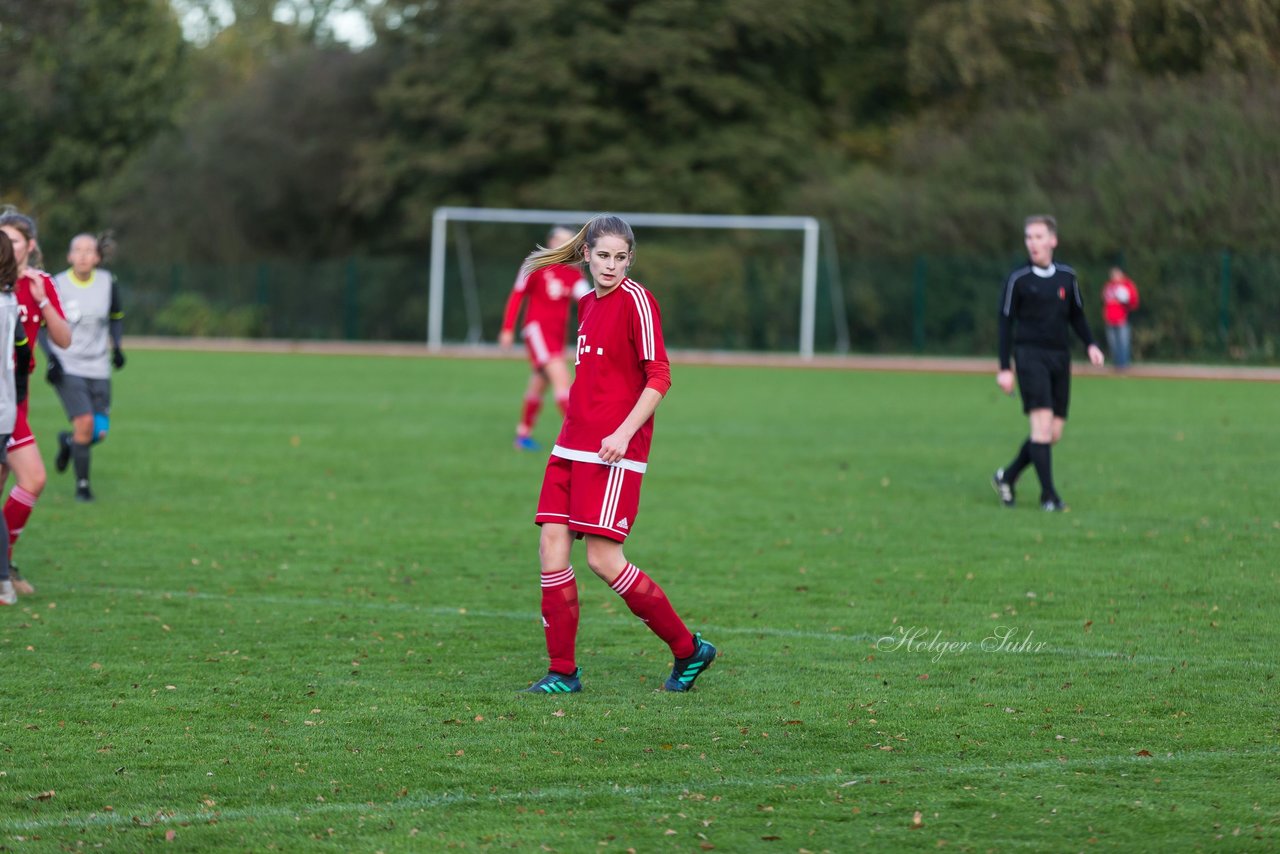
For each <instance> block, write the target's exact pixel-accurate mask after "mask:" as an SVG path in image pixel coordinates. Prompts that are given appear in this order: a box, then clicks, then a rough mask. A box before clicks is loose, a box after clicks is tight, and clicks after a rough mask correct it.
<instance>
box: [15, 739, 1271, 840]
mask: <svg viewBox="0 0 1280 854" xmlns="http://www.w3.org/2000/svg"><path fill="white" fill-rule="evenodd" d="M1276 756H1280V749H1266V750H1251V751H1207V750H1201V751H1193V752H1190V753H1175V754H1173V755H1172V756H1150V757H1140V756H1133V755H1128V754H1126V755H1123V756H1100V757H1097V758H1096V759H1092V760H1088V761H1085V760H1068V761H1067V762H1059V761H1057V760H1048V759H1046V760H1037V761H1035V762H1009V763H1005V764H1003V765H993V764H976V763H975V764H973V765H972V767H966V765H965V763H957V762H953V761H950V760H941V759H938V760H935V761H933V762H913V763H912V765H913V768H912V769H907V770H906V773H918V771H917V769H919V770H920V771H923V772H925V773H937V772H938V771H942V770H947V771H951V772H953V773H955V774H957V775H963V774H990V773H993V772H1005V773H1008V772H1012V773H1017V772H1022V771H1041V770H1044V769H1049V768H1056V769H1061V770H1064V771H1079V770H1081V769H1094V770H1101V769H1105V768H1113V767H1116V766H1123V765H1143V764H1145V763H1162V764H1166V765H1172V764H1185V763H1195V762H1200V761H1202V760H1227V761H1233V762H1238V761H1239V760H1241V759H1248V758H1263V757H1276ZM903 775H904V769H889V770H885V769H880V770H877V771H876V772H875V773H868V772H865V771H862V772H859V771H850V772H848V773H843V774H834V773H833V774H810V775H796V776H790V777H768V778H764V779H760V778H752V779H747V780H719V781H715V782H711V783H707V784H706V785H696V784H695V785H690V784H688V783H662V784H659V785H655V786H620V785H618V784H617V783H608V782H606V783H604V784H603V785H596V786H592V787H586V786H559V787H556V788H550V789H534V790H530V791H512V792H492V793H489V792H486V793H484V794H479V795H472V794H467V793H465V792H444V793H442V794H438V795H436V794H427V795H419V796H416V797H405V798H401V799H399V800H395V801H385V802H380V803H379V802H372V803H371V802H369V801H361V802H359V803H356V802H353V801H344V802H327V803H323V804H316V803H307V804H306V805H305V806H303V807H288V806H279V807H257V808H249V807H246V808H243V809H228V810H209V811H205V812H174V813H172V814H169V815H164V814H162V813H164V811H165V809H164V808H162V807H147V808H145V809H143V808H138V809H135V808H132V807H117V808H116V810H115V811H114V812H111V813H98V812H94V813H89V814H87V815H63V816H62V817H61V818H53V817H49V818H41V819H3V820H0V828H2V829H4V830H5V831H10V832H14V833H31V832H38V831H47V830H53V829H59V828H62V829H69V830H90V829H93V828H108V827H120V826H127V827H131V828H132V827H138V825H137V824H136V823H135V822H134V817H135V816H137V817H138V818H140V819H142V820H143V821H147V822H149V823H150V824H151V825H185V824H191V825H199V824H204V823H207V822H211V821H216V822H218V823H226V822H228V821H258V820H262V819H272V818H301V817H304V816H306V817H310V816H321V815H329V814H349V813H365V814H368V815H378V814H381V813H404V812H410V811H414V810H429V809H439V808H441V807H450V806H458V805H482V804H485V805H487V804H502V803H540V802H543V801H565V800H586V799H588V798H592V797H618V796H619V795H621V796H624V797H630V798H634V799H637V800H645V799H648V798H651V797H653V796H654V795H659V796H671V795H678V794H681V793H683V792H700V793H710V794H714V793H716V791H717V790H718V789H748V790H750V789H761V788H777V787H780V786H812V785H823V784H825V785H831V784H837V785H839V784H842V783H849V782H852V781H856V782H858V783H862V782H864V781H867V782H869V781H873V780H877V779H880V778H883V777H885V776H895V777H902V776H903Z"/></svg>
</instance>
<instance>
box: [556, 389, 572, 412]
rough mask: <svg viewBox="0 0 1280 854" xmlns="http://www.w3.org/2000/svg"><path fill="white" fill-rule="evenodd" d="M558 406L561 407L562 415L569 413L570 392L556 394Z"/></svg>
mask: <svg viewBox="0 0 1280 854" xmlns="http://www.w3.org/2000/svg"><path fill="white" fill-rule="evenodd" d="M556 406H558V407H560V414H561V415H568V414H569V392H567V391H566V392H565V393H564V394H557V395H556Z"/></svg>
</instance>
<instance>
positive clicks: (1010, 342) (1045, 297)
mask: <svg viewBox="0 0 1280 854" xmlns="http://www.w3.org/2000/svg"><path fill="white" fill-rule="evenodd" d="M1068 327H1071V328H1073V329H1075V331H1076V334H1077V335H1079V336H1080V340H1081V341H1083V342H1084V343H1085V346H1086V347H1087V346H1089V345H1090V344H1093V343H1094V341H1093V334H1092V333H1091V332H1090V331H1089V321H1088V320H1086V319H1085V316H1084V300H1083V299H1082V298H1081V296H1080V283H1079V282H1078V281H1076V271H1075V270H1073V269H1071V268H1070V267H1068V266H1067V265H1066V264H1050V265H1049V267H1048V268H1044V267H1033V266H1031V265H1030V264H1028V265H1027V266H1025V267H1020V268H1018V269H1017V270H1014V271H1013V272H1012V273H1010V274H1009V279H1008V281H1006V282H1005V285H1004V290H1003V291H1002V292H1001V294H1000V369H1001V370H1005V371H1007V370H1009V365H1010V356H1011V355H1012V350H1013V347H1014V346H1019V347H1040V348H1042V349H1044V350H1070V349H1071V337H1070V335H1069V334H1068V331H1067V329H1068Z"/></svg>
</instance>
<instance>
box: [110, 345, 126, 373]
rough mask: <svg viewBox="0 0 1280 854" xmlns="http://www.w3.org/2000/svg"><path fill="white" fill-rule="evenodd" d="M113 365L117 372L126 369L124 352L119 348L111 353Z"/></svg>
mask: <svg viewBox="0 0 1280 854" xmlns="http://www.w3.org/2000/svg"><path fill="white" fill-rule="evenodd" d="M111 364H112V365H114V366H115V369H116V370H117V371H118V370H120V369H121V368H123V367H124V351H123V350H121V349H120V348H119V347H117V348H115V349H114V350H112V351H111Z"/></svg>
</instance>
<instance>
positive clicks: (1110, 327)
mask: <svg viewBox="0 0 1280 854" xmlns="http://www.w3.org/2000/svg"><path fill="white" fill-rule="evenodd" d="M1137 307H1138V286H1137V285H1135V284H1134V283H1133V279H1130V278H1129V277H1128V276H1126V275H1125V272H1124V270H1121V269H1120V268H1119V267H1112V268H1111V277H1110V278H1109V279H1108V280H1107V283H1106V284H1105V285H1103V287H1102V320H1103V322H1105V323H1106V326H1107V349H1108V350H1110V351H1111V362H1112V364H1114V365H1115V366H1116V370H1117V371H1123V370H1124V369H1125V368H1127V367H1129V363H1130V361H1132V355H1133V350H1132V347H1131V344H1132V335H1131V333H1130V331H1129V312H1131V311H1134V310H1135V309H1137Z"/></svg>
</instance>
